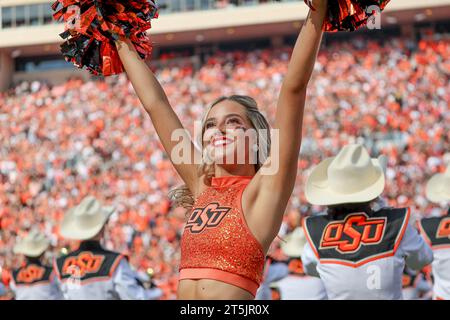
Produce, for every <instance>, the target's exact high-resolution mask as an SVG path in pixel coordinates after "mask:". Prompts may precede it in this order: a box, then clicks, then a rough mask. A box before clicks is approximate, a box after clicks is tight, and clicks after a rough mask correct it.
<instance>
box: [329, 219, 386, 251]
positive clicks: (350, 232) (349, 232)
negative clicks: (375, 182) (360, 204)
mask: <svg viewBox="0 0 450 320" xmlns="http://www.w3.org/2000/svg"><path fill="white" fill-rule="evenodd" d="M355 227H359V228H358V229H355ZM361 227H362V229H361ZM385 227H386V218H369V217H367V215H366V214H364V213H358V214H354V215H349V216H348V217H346V218H345V220H343V221H336V222H332V223H329V224H328V225H327V226H326V228H325V230H324V232H323V234H322V239H321V241H320V242H321V243H320V248H321V249H328V248H336V250H337V251H339V252H341V253H353V252H356V251H357V250H358V249H359V248H360V247H361V245H372V244H377V243H379V242H380V241H381V240H382V239H383V235H384V230H385ZM344 236H346V238H344Z"/></svg>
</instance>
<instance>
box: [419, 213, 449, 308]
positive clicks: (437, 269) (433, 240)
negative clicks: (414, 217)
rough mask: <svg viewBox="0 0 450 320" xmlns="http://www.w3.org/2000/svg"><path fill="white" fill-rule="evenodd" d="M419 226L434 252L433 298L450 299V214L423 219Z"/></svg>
mask: <svg viewBox="0 0 450 320" xmlns="http://www.w3.org/2000/svg"><path fill="white" fill-rule="evenodd" d="M419 228H420V231H421V233H422V235H423V236H424V237H425V240H426V241H427V243H428V244H429V245H430V247H431V249H432V250H433V253H434V261H433V264H432V265H431V267H432V272H433V278H434V285H433V298H434V299H444V300H450V215H446V216H443V217H433V218H426V219H422V221H420V222H419Z"/></svg>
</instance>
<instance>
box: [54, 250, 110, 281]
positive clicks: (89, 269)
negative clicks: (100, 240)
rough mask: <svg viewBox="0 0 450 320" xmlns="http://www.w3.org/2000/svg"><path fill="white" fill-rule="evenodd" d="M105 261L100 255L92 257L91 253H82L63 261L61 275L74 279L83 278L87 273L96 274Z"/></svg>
mask: <svg viewBox="0 0 450 320" xmlns="http://www.w3.org/2000/svg"><path fill="white" fill-rule="evenodd" d="M104 259H105V257H104V256H101V255H93V254H92V253H91V252H82V253H80V254H79V255H78V256H74V257H68V258H67V259H66V260H65V261H64V265H63V267H62V274H69V275H71V276H75V277H83V276H85V275H86V274H87V273H96V272H98V270H99V269H100V267H101V266H102V262H103V260H104Z"/></svg>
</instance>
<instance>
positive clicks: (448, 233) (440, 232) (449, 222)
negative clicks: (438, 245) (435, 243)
mask: <svg viewBox="0 0 450 320" xmlns="http://www.w3.org/2000/svg"><path fill="white" fill-rule="evenodd" d="M436 238H450V218H445V219H442V220H441V223H440V224H439V227H438V229H437V233H436Z"/></svg>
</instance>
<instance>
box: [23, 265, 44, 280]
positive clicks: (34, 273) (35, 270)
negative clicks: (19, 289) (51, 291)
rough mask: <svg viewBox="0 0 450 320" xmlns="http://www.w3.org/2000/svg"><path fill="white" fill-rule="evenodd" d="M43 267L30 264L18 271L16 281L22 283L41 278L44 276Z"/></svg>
mask: <svg viewBox="0 0 450 320" xmlns="http://www.w3.org/2000/svg"><path fill="white" fill-rule="evenodd" d="M44 273H45V269H44V268H43V267H39V266H36V265H30V266H27V267H25V268H23V269H22V270H20V271H19V274H18V275H17V281H18V282H23V283H32V282H35V281H37V280H41V279H42V277H43V276H44Z"/></svg>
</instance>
